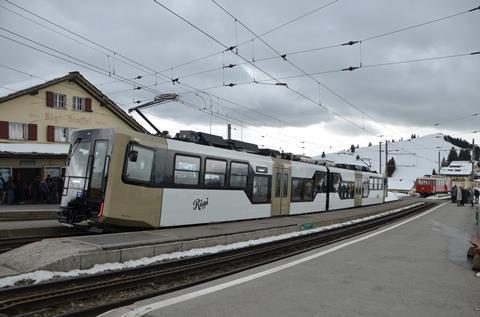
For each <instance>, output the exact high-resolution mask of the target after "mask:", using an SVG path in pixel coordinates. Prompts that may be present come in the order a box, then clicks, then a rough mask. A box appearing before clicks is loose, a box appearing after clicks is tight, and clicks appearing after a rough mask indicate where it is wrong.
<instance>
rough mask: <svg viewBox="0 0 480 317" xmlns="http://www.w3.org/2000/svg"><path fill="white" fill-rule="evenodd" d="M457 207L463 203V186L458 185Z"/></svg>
mask: <svg viewBox="0 0 480 317" xmlns="http://www.w3.org/2000/svg"><path fill="white" fill-rule="evenodd" d="M456 197H457V207H460V205H461V203H462V187H461V186H458V187H457V195H456Z"/></svg>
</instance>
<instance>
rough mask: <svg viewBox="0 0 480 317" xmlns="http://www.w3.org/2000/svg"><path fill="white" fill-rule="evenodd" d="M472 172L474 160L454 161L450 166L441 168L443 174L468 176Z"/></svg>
mask: <svg viewBox="0 0 480 317" xmlns="http://www.w3.org/2000/svg"><path fill="white" fill-rule="evenodd" d="M471 173H472V162H469V161H452V162H451V163H450V165H449V166H447V167H442V168H441V169H440V174H441V175H458V176H466V175H470V174H471Z"/></svg>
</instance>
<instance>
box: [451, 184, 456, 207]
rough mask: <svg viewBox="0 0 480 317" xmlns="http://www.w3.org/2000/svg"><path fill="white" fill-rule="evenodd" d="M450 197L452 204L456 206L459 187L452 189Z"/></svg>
mask: <svg viewBox="0 0 480 317" xmlns="http://www.w3.org/2000/svg"><path fill="white" fill-rule="evenodd" d="M450 195H451V197H452V204H454V203H455V202H456V201H457V185H455V186H453V187H452V190H451V191H450Z"/></svg>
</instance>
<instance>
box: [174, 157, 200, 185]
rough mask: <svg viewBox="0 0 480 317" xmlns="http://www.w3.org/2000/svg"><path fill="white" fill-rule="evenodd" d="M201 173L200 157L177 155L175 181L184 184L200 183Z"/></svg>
mask: <svg viewBox="0 0 480 317" xmlns="http://www.w3.org/2000/svg"><path fill="white" fill-rule="evenodd" d="M199 174H200V158H199V157H193V156H184V155H178V154H177V155H176V156H175V172H174V176H173V182H174V183H175V184H182V185H198V180H199V177H198V176H199Z"/></svg>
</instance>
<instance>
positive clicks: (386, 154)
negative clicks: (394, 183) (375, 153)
mask: <svg viewBox="0 0 480 317" xmlns="http://www.w3.org/2000/svg"><path fill="white" fill-rule="evenodd" d="M387 167H388V141H387V140H385V176H386V177H385V195H386V194H387V190H388V168H387Z"/></svg>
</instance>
